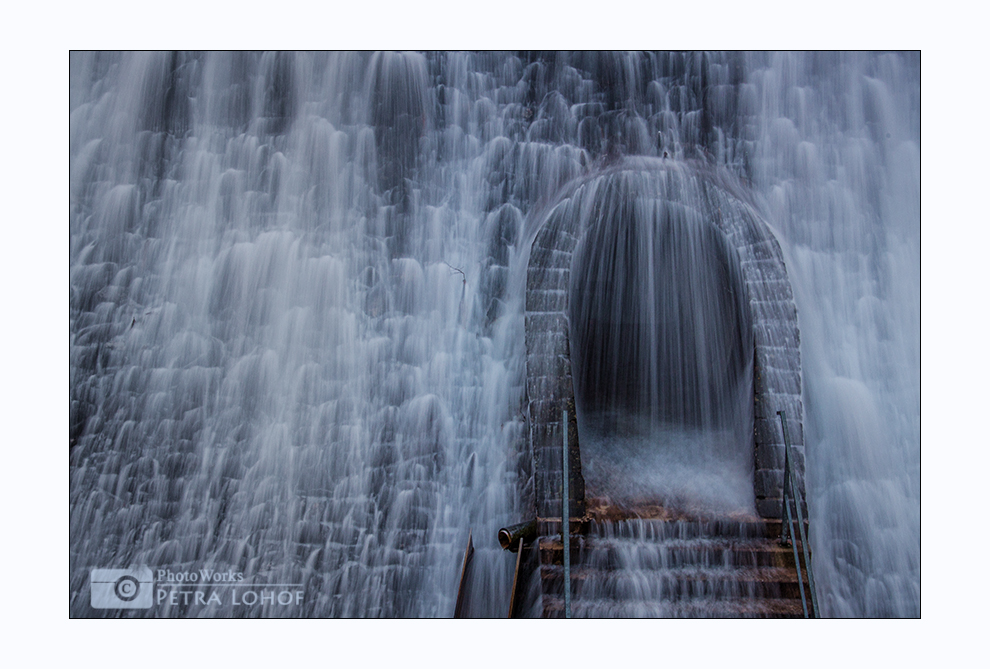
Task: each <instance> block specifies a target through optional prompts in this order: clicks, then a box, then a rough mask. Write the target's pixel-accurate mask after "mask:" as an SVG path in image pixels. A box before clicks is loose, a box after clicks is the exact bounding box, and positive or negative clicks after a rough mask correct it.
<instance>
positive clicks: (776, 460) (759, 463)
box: [756, 444, 784, 471]
mask: <svg viewBox="0 0 990 669" xmlns="http://www.w3.org/2000/svg"><path fill="white" fill-rule="evenodd" d="M756 468H757V469H779V470H781V471H783V469H784V445H783V444H757V445H756Z"/></svg>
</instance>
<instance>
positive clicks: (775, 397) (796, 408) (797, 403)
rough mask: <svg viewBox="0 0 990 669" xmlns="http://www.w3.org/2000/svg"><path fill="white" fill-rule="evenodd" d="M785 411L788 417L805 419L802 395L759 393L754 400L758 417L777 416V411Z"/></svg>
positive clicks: (754, 408) (755, 413)
mask: <svg viewBox="0 0 990 669" xmlns="http://www.w3.org/2000/svg"><path fill="white" fill-rule="evenodd" d="M778 411H784V412H785V413H786V414H787V419H788V420H791V419H794V420H803V419H804V407H803V405H802V403H801V396H800V395H788V394H783V393H776V394H769V395H761V394H757V395H756V397H754V402H753V415H754V416H755V417H756V418H777V412H778Z"/></svg>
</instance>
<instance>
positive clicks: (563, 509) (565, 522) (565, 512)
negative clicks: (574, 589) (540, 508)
mask: <svg viewBox="0 0 990 669" xmlns="http://www.w3.org/2000/svg"><path fill="white" fill-rule="evenodd" d="M568 446H569V444H568V439H567V409H564V472H563V473H564V476H563V479H564V490H563V496H562V497H563V499H562V504H561V505H560V542H561V544H562V545H563V549H564V617H565V618H570V617H571V505H570V494H569V493H570V491H569V489H568V484H569V479H570V478H571V476H570V474H571V471H570V467H569V464H570V463H569V461H568V457H567V451H568V450H569V449H568Z"/></svg>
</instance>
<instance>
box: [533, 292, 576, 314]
mask: <svg viewBox="0 0 990 669" xmlns="http://www.w3.org/2000/svg"><path fill="white" fill-rule="evenodd" d="M526 311H527V312H537V311H539V312H553V311H558V312H566V311H567V291H566V290H547V289H540V290H535V289H534V290H528V291H526Z"/></svg>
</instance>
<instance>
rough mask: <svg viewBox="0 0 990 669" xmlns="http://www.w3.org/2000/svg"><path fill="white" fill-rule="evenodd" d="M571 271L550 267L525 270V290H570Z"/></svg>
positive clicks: (532, 267) (531, 267)
mask: <svg viewBox="0 0 990 669" xmlns="http://www.w3.org/2000/svg"><path fill="white" fill-rule="evenodd" d="M570 281H571V270H570V268H567V269H556V268H550V267H534V266H532V265H530V267H529V269H527V270H526V289H527V291H528V290H535V289H542V290H568V289H569V288H570Z"/></svg>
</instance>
